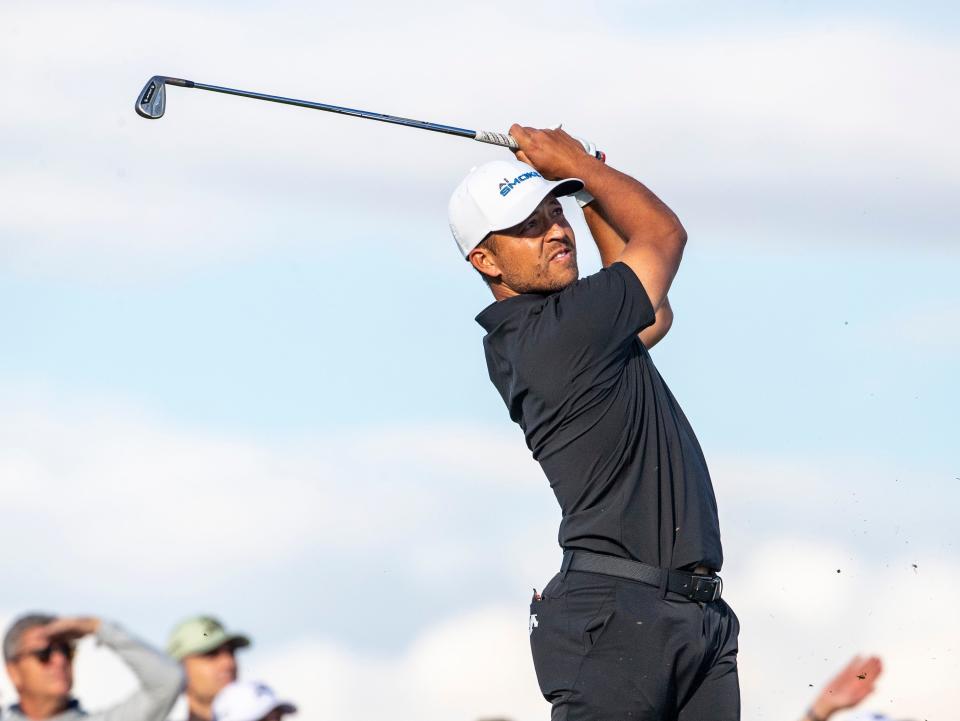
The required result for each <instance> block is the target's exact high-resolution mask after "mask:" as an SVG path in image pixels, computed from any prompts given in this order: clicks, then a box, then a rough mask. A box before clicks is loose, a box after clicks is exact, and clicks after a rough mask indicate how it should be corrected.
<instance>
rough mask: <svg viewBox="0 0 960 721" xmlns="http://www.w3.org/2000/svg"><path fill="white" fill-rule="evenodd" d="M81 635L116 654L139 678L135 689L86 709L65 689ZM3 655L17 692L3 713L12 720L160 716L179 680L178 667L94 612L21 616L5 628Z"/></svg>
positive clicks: (155, 719)
mask: <svg viewBox="0 0 960 721" xmlns="http://www.w3.org/2000/svg"><path fill="white" fill-rule="evenodd" d="M87 635H94V636H96V638H97V640H98V641H99V642H100V643H101V644H103V645H105V646H107V648H109V649H111V650H112V651H114V652H115V653H116V654H117V655H118V656H120V658H121V659H122V660H123V662H124V663H126V664H127V666H128V667H129V668H130V670H131V671H133V673H134V674H135V675H136V677H137V679H138V680H139V681H140V690H139V691H137V692H136V693H135V694H133V695H132V696H130V698H128V699H127V700H125V701H123V702H121V703H119V704H117V705H116V706H113V707H111V708H109V709H107V710H106V711H101V712H98V713H94V714H91V715H87V713H86V712H85V711H84V710H83V709H82V708H81V706H80V703H79V701H77V700H76V699H75V698H73V697H72V696H71V695H70V692H71V690H72V688H73V654H74V649H75V644H76V641H77V639H79V638H82V637H83V636H87ZM3 657H4V660H5V661H6V664H7V674H8V675H9V676H10V681H11V682H12V683H13V686H14V688H16V689H17V694H18V695H19V697H20V701H19V703H17V704H15V705H13V706H11V707H10V713H9V715H8V716H6V718H7V719H12V720H13V721H17V720H22V719H49V718H53V717H56V719H57V721H71V720H72V719H81V718H84V719H87V721H161V719H163V718H164V716H166V714H167V713H168V712H169V711H170V708H171V706H173V703H174V701H175V700H176V698H177V695H178V694H179V693H180V689H181V687H182V685H183V672H182V671H181V670H180V669H179V668H178V667H177V665H176V664H175V663H173V662H172V661H171V660H170V659H169V658H167V657H166V656H165V655H164V654H162V653H160V652H159V651H156V650H154V649H152V648H150V647H149V646H147V645H145V644H143V643H141V642H140V641H138V640H136V639H134V638H133V637H131V636H130V635H129V634H127V633H126V631H124V630H123V629H121V628H120V627H119V626H116V625H114V624H112V623H107V622H105V621H101V620H100V619H98V618H57V617H56V616H49V615H46V614H39V613H31V614H27V615H25V616H21V617H20V618H18V619H17V620H16V621H14V622H13V624H12V625H11V626H10V628H9V629H7V633H6V635H5V636H4V639H3Z"/></svg>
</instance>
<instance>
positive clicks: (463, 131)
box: [164, 77, 517, 150]
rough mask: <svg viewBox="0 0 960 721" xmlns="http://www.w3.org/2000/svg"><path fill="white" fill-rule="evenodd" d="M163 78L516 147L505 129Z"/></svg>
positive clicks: (167, 81) (177, 83) (194, 86)
mask: <svg viewBox="0 0 960 721" xmlns="http://www.w3.org/2000/svg"><path fill="white" fill-rule="evenodd" d="M164 82H165V83H166V84H167V85H178V86H180V87H183V88H195V89H197V90H209V91H210V92H212V93H222V94H224V95H237V96H239V97H241V98H253V99H254V100H266V101H267V102H269V103H281V104H283V105H295V106H297V107H299V108H310V109H311V110H323V111H325V112H328V113H339V114H340V115H350V116H353V117H355V118H366V119H368V120H379V121H380V122H382V123H393V124H394V125H405V126H407V127H409V128H422V129H423V130H432V131H433V132H435V133H447V134H448V135H459V136H460V137H461V138H471V139H473V140H479V141H480V142H484V143H492V144H493V145H502V146H504V147H507V148H510V149H511V150H516V149H517V141H516V140H514V139H513V138H511V137H510V136H509V135H507V134H505V133H493V132H489V131H485V130H481V131H476V130H469V129H467V128H457V127H454V126H452V125H441V124H440V123H430V122H427V121H425V120H414V119H412V118H401V117H399V116H397V115H386V114H384V113H374V112H371V111H368V110H357V109H355V108H345V107H343V106H340V105H330V104H328V103H316V102H313V101H310V100H298V99H296V98H285V97H282V96H280V95H267V94H266V93H255V92H252V91H250V90H237V89H235V88H224V87H221V86H219V85H207V84H206V83H197V82H194V81H193V80H183V79H182V78H169V77H165V78H164Z"/></svg>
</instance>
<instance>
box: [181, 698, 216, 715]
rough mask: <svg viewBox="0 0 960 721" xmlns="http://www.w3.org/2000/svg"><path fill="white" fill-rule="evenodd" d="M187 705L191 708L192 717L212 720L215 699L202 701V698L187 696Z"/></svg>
mask: <svg viewBox="0 0 960 721" xmlns="http://www.w3.org/2000/svg"><path fill="white" fill-rule="evenodd" d="M187 705H188V706H189V708H190V719H191V721H192V719H202V721H210V719H212V718H213V701H212V700H210V701H201V700H200V699H197V698H193V697H192V696H187Z"/></svg>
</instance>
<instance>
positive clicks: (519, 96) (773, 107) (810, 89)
mask: <svg viewBox="0 0 960 721" xmlns="http://www.w3.org/2000/svg"><path fill="white" fill-rule="evenodd" d="M958 30H960V11H958V10H957V9H956V6H955V5H954V4H950V3H945V2H919V3H910V4H909V6H907V5H905V4H903V3H895V2H869V3H868V2H831V3H827V2H807V3H787V2H777V3H770V2H765V3H761V2H732V3H723V4H719V3H712V2H707V1H706V0H702V1H691V2H681V3H677V2H674V3H668V2H660V1H654V0H650V1H647V2H629V3H628V2H604V3H595V4H593V5H590V6H584V5H583V4H574V3H569V2H562V1H561V2H551V3H546V2H529V3H523V4H508V3H500V2H491V3H486V4H485V5H484V6H483V7H482V8H480V9H478V8H477V7H461V6H458V5H456V4H442V5H441V4H434V3H426V2H408V3H405V4H403V5H396V4H389V3H383V2H374V1H373V0H369V1H366V2H357V3H349V4H348V3H342V4H331V3H326V2H322V3H306V2H302V3H301V2H272V3H257V2H252V1H247V2H234V3H226V2H213V1H211V2H189V3H187V2H166V3H159V2H123V3H120V2H92V1H88V0H77V1H75V2H69V3H67V2H56V1H55V0H51V1H50V2H45V3H42V4H40V3H29V2H20V1H19V0H6V2H4V3H3V4H2V6H0V85H2V87H3V93H2V95H0V159H2V162H0V333H2V336H0V337H2V346H0V348H2V352H0V489H2V494H3V498H4V503H3V504H2V507H0V542H2V543H3V545H4V547H6V548H7V549H8V552H7V553H6V554H5V564H4V577H3V580H2V584H0V588H2V590H0V622H2V623H3V625H6V623H7V622H8V621H9V620H10V619H12V618H13V617H14V616H16V615H17V614H18V613H21V612H23V611H25V610H28V609H35V608H40V609H49V610H52V611H55V612H57V613H63V614H68V613H94V614H98V615H102V616H104V617H107V618H111V619H115V620H117V621H119V622H120V623H122V624H124V625H125V626H126V627H128V628H129V629H131V630H132V631H134V632H135V633H137V634H139V635H140V636H142V637H143V638H145V639H146V640H148V641H149V642H151V643H153V644H155V645H158V646H161V645H163V643H164V641H165V639H166V635H167V633H168V632H169V630H170V628H171V627H172V626H173V625H174V624H175V623H176V622H178V621H179V620H181V619H182V618H184V617H186V616H189V615H192V614H195V613H201V612H203V613H213V614H215V615H217V616H219V617H221V618H222V619H223V620H224V622H225V623H226V624H227V625H228V626H229V627H231V628H236V629H239V630H242V631H245V632H247V633H248V634H249V635H250V636H251V637H252V638H253V639H254V646H253V647H252V648H251V649H250V650H248V651H246V652H243V655H242V656H241V664H242V673H243V675H244V677H247V678H255V679H261V680H264V681H266V682H268V683H269V684H271V685H272V686H273V687H274V688H275V689H277V691H278V692H279V693H280V694H281V695H284V696H286V697H289V698H291V699H292V700H294V701H296V702H297V703H298V704H299V705H300V707H301V714H300V718H303V719H306V721H312V720H314V719H315V720H317V721H320V720H324V721H326V720H330V721H336V720H338V719H339V720H342V721H345V720H346V719H351V720H352V721H368V720H369V721H372V720H373V719H381V718H383V716H384V715H385V714H390V715H392V716H393V717H397V718H410V719H413V718H417V719H421V720H422V721H452V720H453V719H463V720H464V721H475V720H476V719H478V718H480V717H482V716H493V715H498V714H500V715H504V716H507V717H509V718H511V719H513V720H514V721H533V720H534V719H538V718H546V716H547V714H548V706H547V704H546V703H545V702H544V701H543V699H542V697H540V695H539V692H538V690H537V686H536V680H535V677H534V674H533V668H532V663H531V661H530V657H529V645H528V638H527V603H528V600H529V596H530V593H531V589H532V588H533V587H537V588H542V587H543V585H545V583H546V581H547V580H548V579H549V578H550V577H551V576H552V574H553V573H554V571H555V570H556V568H557V567H558V566H559V561H560V551H559V548H558V546H557V543H556V531H557V524H558V521H559V510H558V508H557V507H556V503H555V501H554V499H553V497H552V493H551V492H550V490H549V486H548V485H547V483H546V480H545V478H544V477H543V474H542V472H541V471H540V469H539V468H538V466H537V465H536V463H535V462H533V461H532V460H531V458H530V456H529V452H528V451H527V449H526V447H525V445H524V442H523V437H522V433H521V432H520V430H519V429H518V428H516V427H515V426H513V425H512V424H511V422H510V421H509V418H508V417H507V414H506V411H505V409H504V408H503V405H502V402H501V400H500V398H499V396H498V394H497V393H496V391H495V389H494V388H493V387H492V385H491V384H490V383H489V379H488V377H487V372H486V367H485V362H484V359H483V352H482V347H481V340H482V335H483V331H482V329H481V328H480V327H479V325H477V324H476V323H475V322H474V320H473V319H474V316H475V315H476V314H477V313H478V312H479V311H480V310H482V309H483V308H484V307H485V306H486V305H487V304H488V303H489V302H490V301H491V298H490V297H489V294H488V291H487V290H486V288H485V287H484V285H483V284H482V283H481V282H480V281H479V280H478V279H477V278H476V277H475V274H474V273H473V272H472V271H471V270H470V269H469V268H468V267H467V266H466V264H465V263H464V262H463V260H462V259H460V258H458V256H457V252H456V249H455V245H454V242H453V239H452V237H451V236H450V233H449V229H448V227H447V221H446V205H447V199H448V197H449V193H450V191H451V190H452V189H453V187H454V186H455V185H456V183H457V182H459V180H460V179H461V178H462V177H463V175H465V173H466V172H467V170H469V168H470V167H471V166H473V165H476V164H479V163H481V162H485V161H487V160H491V159H495V158H500V157H505V156H504V152H505V151H503V150H502V149H498V148H494V147H491V146H486V145H481V144H478V143H471V142H468V141H465V140H462V139H458V138H453V137H448V136H443V135H437V134H432V133H426V132H421V131H417V130H412V129H407V128H399V127H395V126H389V125H384V124H379V123H373V122H367V121H362V120H356V119H348V118H343V117H338V116H333V115H328V114H321V113H315V112H311V111H307V110H302V109H296V108H289V107H281V106H276V105H272V104H268V103H258V102H255V101H250V100H244V99H239V98H233V97H226V96H219V95H214V94H210V93H203V92H200V91H194V90H187V89H182V88H169V89H168V96H167V114H166V116H165V117H164V118H162V119H161V120H158V121H147V120H143V119H141V118H139V117H138V116H136V115H135V113H134V111H133V104H134V100H135V98H136V94H137V92H138V91H139V90H140V88H141V87H142V86H143V84H144V82H145V81H146V80H147V79H148V78H149V77H150V76H152V75H154V74H164V75H170V76H175V77H186V78H189V79H192V80H196V81H198V82H206V83H210V84H215V85H226V86H229V87H238V88H243V89H248V90H254V91H260V92H267V93H272V94H279V95H287V96H292V97H300V98H305V99H311V100H318V101H321V102H328V103H334V104H340V105H346V106H351V107H357V108H363V109H369V110H374V111H379V112H385V113H392V114H397V115H403V116H408V117H415V118H421V119H425V120H430V121H433V122H440V123H446V124H451V125H458V126H462V127H470V128H483V129H490V130H500V131H503V130H506V129H507V128H508V127H509V126H510V124H511V123H513V122H521V123H523V124H526V125H533V126H540V127H545V126H549V125H554V124H556V123H558V122H562V123H563V125H564V127H565V128H568V129H570V130H571V131H572V132H574V134H579V135H582V136H584V137H588V138H589V139H591V140H593V141H594V142H596V143H597V145H598V146H599V147H601V148H602V149H604V150H605V151H606V152H607V155H608V161H609V163H610V164H611V165H613V166H614V167H616V168H618V169H621V170H623V171H625V172H628V173H630V174H632V175H635V176H636V177H637V178H639V179H640V180H642V181H643V182H644V183H646V184H647V185H649V186H650V187H651V188H652V189H653V190H654V191H655V192H656V193H658V194H659V195H660V197H662V198H663V199H664V200H665V201H666V202H667V203H668V204H669V205H670V206H671V207H672V208H673V209H674V210H675V211H676V212H677V213H678V215H679V216H680V218H681V220H682V221H683V223H684V225H685V227H686V228H687V231H688V234H689V238H690V239H689V242H688V245H687V249H686V253H685V257H684V261H683V265H682V266H681V270H680V273H679V275H678V277H677V279H676V281H675V283H674V285H673V287H672V289H671V292H670V299H671V303H672V305H673V307H674V309H675V312H676V320H675V323H674V326H673V329H672V330H671V332H670V334H669V335H668V336H667V338H666V339H665V340H664V341H663V342H662V343H661V344H660V345H658V346H657V347H656V349H654V351H653V357H654V361H655V363H656V365H657V367H658V368H659V369H660V371H661V373H662V374H663V376H664V377H665V379H666V380H667V382H668V384H669V385H670V387H671V390H672V391H673V392H674V394H675V395H676V396H677V398H678V400H679V401H680V403H681V405H682V406H683V408H684V410H685V412H686V414H687V416H688V417H689V418H690V420H691V422H692V424H693V427H694V429H695V430H696V432H697V434H698V438H699V439H700V442H701V444H702V445H703V447H704V451H705V453H706V456H707V460H708V463H709V465H710V467H711V473H712V476H713V480H714V486H715V490H716V495H717V499H718V503H719V507H720V521H721V529H722V533H723V540H724V552H725V565H724V569H723V571H724V572H723V576H724V581H725V584H724V596H725V598H727V599H729V601H730V603H731V605H732V606H733V607H734V609H735V610H736V612H737V614H738V616H739V617H740V619H741V623H742V632H741V639H740V648H741V651H740V675H741V686H742V694H743V718H744V719H746V720H753V719H756V720H767V719H769V720H770V721H773V720H774V719H783V720H787V719H793V718H796V717H798V716H799V715H800V714H801V713H802V711H803V709H804V708H806V706H807V705H808V704H809V702H810V701H811V699H812V697H813V695H814V693H815V692H816V690H817V687H818V686H819V684H820V683H822V682H823V681H825V680H826V679H827V678H828V677H829V676H830V675H831V674H832V673H833V672H835V671H836V670H838V669H840V668H841V667H843V666H844V665H845V663H846V661H847V660H848V658H849V657H850V656H852V655H853V654H854V653H858V652H861V653H877V654H879V655H881V656H882V658H883V660H884V663H885V671H884V675H883V677H882V678H881V680H880V682H879V685H878V690H877V692H876V693H875V695H874V696H872V697H871V698H870V699H869V700H868V701H867V702H866V703H865V707H868V708H871V709H874V710H877V711H883V712H886V713H889V714H891V715H892V716H894V717H897V718H913V719H929V720H930V721H934V720H939V719H947V718H950V717H951V716H950V715H951V714H952V713H953V704H952V695H953V691H952V689H953V685H954V684H953V679H955V677H956V675H957V673H958V672H960V662H958V660H957V659H958V653H957V643H958V639H960V627H958V621H957V619H956V614H955V612H954V610H953V599H954V598H956V597H957V595H958V593H960V580H958V579H960V561H958V557H957V550H958V549H957V541H958V537H957V532H956V523H955V517H956V514H955V508H956V507H957V504H958V502H960V458H958V453H957V436H958V429H960V419H958V411H957V408H958V407H960V387H958V381H957V373H956V371H957V367H958V361H960V284H958V283H957V282H956V277H957V269H958V260H960V252H958V245H957V230H956V229H957V227H958V221H960V209H958V206H957V204H956V198H957V197H958V191H960V146H958V144H957V142H956V137H955V130H956V128H957V127H958V126H960V99H958V95H957V94H956V93H955V92H952V91H951V88H954V87H956V85H957V83H958V79H960V78H958V72H960V71H958V68H960V49H958V48H960V45H958V43H957V38H958ZM507 157H508V156H507ZM567 213H568V216H569V217H570V219H571V222H572V223H573V225H574V227H575V229H576V231H577V237H578V241H579V247H580V255H581V261H580V265H581V271H582V272H583V273H584V274H586V273H590V272H593V271H595V270H596V269H597V268H598V267H599V260H598V259H597V256H596V253H595V252H594V251H592V250H591V247H590V240H589V234H588V232H587V230H586V227H585V225H584V224H583V222H582V216H580V215H579V211H578V209H577V208H576V206H575V205H573V204H568V205H567ZM77 668H78V682H77V687H76V690H77V694H78V695H79V696H80V698H81V699H83V700H84V702H85V703H86V705H87V706H89V707H91V708H98V707H104V706H106V705H109V704H110V703H111V702H112V701H115V700H117V699H118V698H120V697H122V696H123V695H124V694H125V693H127V692H129V690H130V689H131V688H132V687H133V683H134V682H133V679H132V677H130V675H129V673H128V672H126V670H125V669H124V668H123V667H122V665H121V664H119V662H117V661H116V659H115V658H113V657H112V656H110V654H109V653H108V652H106V651H105V650H103V649H98V648H95V647H94V646H93V645H92V644H89V645H88V646H87V647H85V648H83V649H82V650H81V653H80V655H79V656H78V658H77ZM12 698H13V692H12V690H11V689H10V687H9V684H8V683H7V682H6V679H3V683H2V684H0V700H2V701H3V702H4V703H7V702H9V701H11V700H12ZM837 718H842V717H840V716H838V717H837Z"/></svg>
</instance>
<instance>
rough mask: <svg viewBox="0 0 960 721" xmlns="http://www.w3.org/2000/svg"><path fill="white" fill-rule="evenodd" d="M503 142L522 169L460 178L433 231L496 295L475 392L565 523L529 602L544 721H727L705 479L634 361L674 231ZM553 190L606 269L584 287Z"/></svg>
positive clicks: (657, 317) (543, 133)
mask: <svg viewBox="0 0 960 721" xmlns="http://www.w3.org/2000/svg"><path fill="white" fill-rule="evenodd" d="M510 134H511V135H513V137H514V138H515V139H516V140H517V143H518V144H519V148H520V149H519V150H518V151H517V153H516V155H517V158H518V160H519V161H522V162H517V161H494V162H491V163H487V164H485V165H482V166H480V167H478V168H476V169H474V170H473V171H472V172H471V173H470V174H469V175H468V176H467V177H466V178H465V179H464V180H463V181H462V182H461V184H460V185H459V186H458V187H457V189H456V190H455V191H454V193H453V196H452V197H451V199H450V207H449V217H450V227H451V230H452V232H453V235H454V238H455V240H456V241H457V244H458V245H459V247H460V250H461V251H462V253H463V255H464V257H465V258H466V259H467V260H468V261H469V262H470V263H471V264H472V266H473V268H474V269H476V271H477V272H479V273H480V275H481V276H482V278H483V280H484V281H486V282H487V284H488V285H489V287H490V290H491V291H492V292H493V296H494V298H495V302H494V303H493V304H491V305H490V306H489V307H487V308H486V309H485V310H484V311H483V312H482V313H480V315H479V316H477V321H478V322H479V323H480V325H481V326H483V328H484V330H485V331H486V336H485V337H484V340H483V346H484V351H485V353H486V359H487V368H488V369H489V373H490V379H491V380H492V381H493V384H494V385H495V386H496V388H497V390H498V391H499V392H500V395H501V396H502V397H503V401H504V403H506V406H507V409H508V410H509V412H510V417H511V418H512V419H513V420H514V421H515V422H516V423H518V424H519V425H520V427H521V428H522V429H523V432H524V435H525V436H526V441H527V446H528V447H529V448H530V450H531V451H532V453H533V457H534V458H535V459H536V460H537V461H539V463H540V465H541V466H542V467H543V470H544V472H545V473H546V476H547V478H548V479H549V481H550V485H551V487H552V488H553V491H554V493H555V494H556V497H557V500H558V501H559V503H560V508H561V510H562V521H561V523H560V534H559V540H560V545H561V546H562V547H563V551H564V553H563V563H562V565H561V568H560V572H559V573H558V574H557V575H556V576H554V577H553V579H552V580H551V581H550V582H549V583H548V584H547V586H546V588H545V589H544V590H543V593H542V594H537V593H536V592H534V597H533V601H532V603H531V607H530V641H531V646H532V650H533V661H534V666H535V667H536V672H537V678H538V681H539V684H540V689H541V691H542V692H543V695H544V696H545V697H546V698H547V700H548V701H550V703H551V704H552V707H553V708H552V719H553V721H627V720H628V719H630V720H632V721H641V720H646V719H649V720H651V721H652V720H653V719H656V720H657V721H661V720H663V719H679V720H681V721H729V720H732V719H739V717H740V691H739V683H738V679H737V634H738V631H739V623H738V621H737V618H736V616H735V615H734V613H733V611H732V610H731V609H730V607H729V606H728V605H727V604H726V603H725V602H724V601H722V600H721V599H720V591H721V586H720V579H719V578H718V577H717V575H716V572H717V571H719V570H720V567H721V565H722V563H723V554H722V551H721V547H720V529H719V523H718V520H717V504H716V500H715V498H714V493H713V487H712V484H711V481H710V474H709V473H708V471H707V464H706V462H705V461H704V457H703V453H702V451H701V450H700V445H699V443H698V442H697V439H696V436H695V435H694V433H693V430H692V429H691V427H690V424H689V423H688V421H687V418H686V416H684V414H683V411H681V410H680V406H679V405H678V403H677V401H676V399H675V398H674V397H673V395H672V394H671V393H670V390H669V389H668V388H667V385H666V383H664V381H663V379H662V378H661V377H660V374H659V372H658V371H657V369H656V367H655V366H654V364H653V361H652V360H651V358H650V355H649V353H648V352H647V351H648V348H650V347H651V346H653V345H654V344H655V343H656V342H657V341H659V340H660V339H661V338H662V337H663V336H664V334H665V333H666V332H667V330H668V329H669V327H670V324H671V321H672V311H671V308H670V304H669V302H668V301H667V291H668V290H669V289H670V284H671V282H672V281H673V278H674V275H676V272H677V268H678V267H679V265H680V258H681V256H682V254H683V248H684V244H685V242H686V232H685V231H684V229H683V226H682V225H681V224H680V221H679V220H678V219H677V217H676V216H675V215H674V214H673V212H672V211H671V210H670V209H669V208H668V207H667V206H666V205H664V204H663V203H662V202H661V201H660V200H659V199H658V198H657V197H656V196H655V195H654V194H653V193H651V192H650V191H649V190H648V189H647V188H646V187H644V186H643V185H642V184H641V183H639V182H637V181H636V180H634V179H633V178H631V177H630V176H628V175H625V174H623V173H621V172H619V171H617V170H614V169H613V168H611V167H610V166H609V165H606V164H604V163H603V162H601V161H600V160H597V159H596V158H595V157H592V156H590V155H588V154H587V153H585V152H584V150H583V148H582V147H581V145H580V144H579V142H577V141H576V140H575V139H573V138H572V137H571V136H569V135H567V134H566V133H565V132H564V131H563V130H535V129H532V128H525V127H521V126H518V125H514V126H513V127H512V128H511V129H510ZM570 194H576V196H577V200H578V203H579V204H580V205H581V207H582V208H583V212H584V217H585V218H586V222H587V225H588V226H589V228H590V231H591V233H592V235H593V238H594V241H595V242H596V244H597V248H598V249H599V251H600V258H601V260H602V263H603V269H602V270H600V271H599V272H597V273H595V274H593V275H590V276H587V277H585V278H579V273H578V270H577V246H576V241H575V239H574V234H573V230H572V229H571V227H570V224H569V223H568V222H567V219H566V218H565V217H564V210H563V207H562V206H561V204H560V202H559V200H558V199H557V198H558V196H563V195H570Z"/></svg>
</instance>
